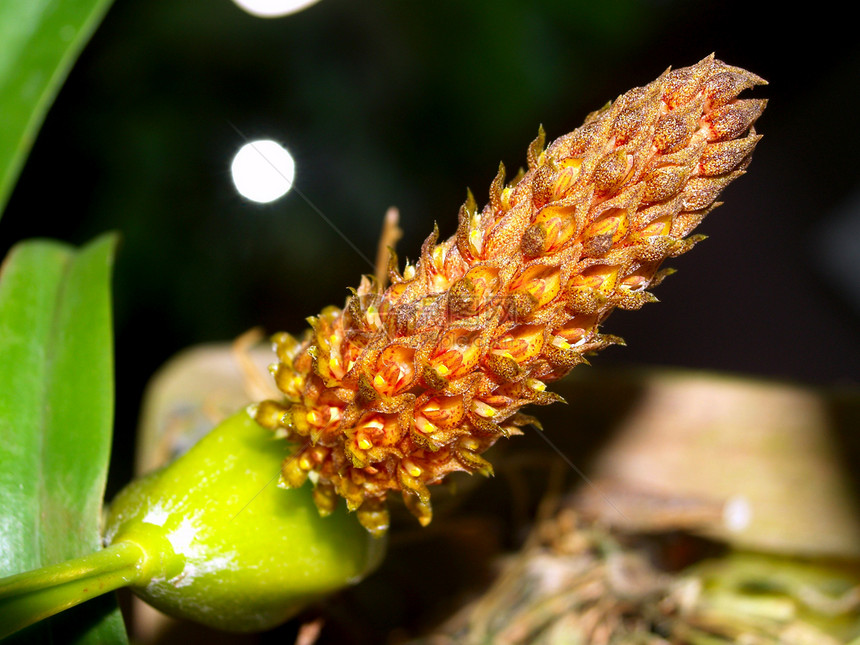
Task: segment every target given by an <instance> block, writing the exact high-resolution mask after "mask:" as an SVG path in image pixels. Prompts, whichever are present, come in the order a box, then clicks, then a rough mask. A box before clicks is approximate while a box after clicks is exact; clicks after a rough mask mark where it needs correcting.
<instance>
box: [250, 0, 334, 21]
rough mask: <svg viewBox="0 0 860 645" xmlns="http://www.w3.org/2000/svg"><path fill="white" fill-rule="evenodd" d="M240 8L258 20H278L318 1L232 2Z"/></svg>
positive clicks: (262, 0)
mask: <svg viewBox="0 0 860 645" xmlns="http://www.w3.org/2000/svg"><path fill="white" fill-rule="evenodd" d="M233 2H235V3H236V4H237V5H238V6H239V7H240V8H242V9H244V10H245V11H247V12H248V13H249V14H251V15H252V16H257V17H258V18H278V17H280V16H287V15H289V14H291V13H296V12H297V11H301V10H302V9H307V8H308V7H310V6H311V5H312V4H316V3H317V2H319V0H233Z"/></svg>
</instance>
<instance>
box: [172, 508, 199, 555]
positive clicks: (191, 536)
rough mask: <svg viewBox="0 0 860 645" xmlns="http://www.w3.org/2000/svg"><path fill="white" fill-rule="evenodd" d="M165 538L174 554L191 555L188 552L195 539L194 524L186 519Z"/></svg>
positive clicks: (195, 530)
mask: <svg viewBox="0 0 860 645" xmlns="http://www.w3.org/2000/svg"><path fill="white" fill-rule="evenodd" d="M166 537H167V541H168V542H170V546H172V547H173V550H174V551H175V552H176V553H178V554H180V555H185V556H190V555H191V554H190V553H189V552H188V551H189V547H190V546H191V543H192V542H193V541H194V540H195V539H197V529H196V528H195V527H194V523H193V522H192V521H191V520H190V519H189V518H187V517H186V518H185V519H183V520H182V521H181V522H180V523H179V526H177V527H176V528H175V529H174V530H172V531H171V532H170V533H168V534H167V535H166Z"/></svg>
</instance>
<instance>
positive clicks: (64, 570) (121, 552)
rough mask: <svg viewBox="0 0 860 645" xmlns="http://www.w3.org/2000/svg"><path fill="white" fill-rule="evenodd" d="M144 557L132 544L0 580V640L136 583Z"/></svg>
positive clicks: (115, 546)
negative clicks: (71, 608)
mask: <svg viewBox="0 0 860 645" xmlns="http://www.w3.org/2000/svg"><path fill="white" fill-rule="evenodd" d="M145 560H146V554H145V552H144V550H143V548H141V547H140V546H139V545H138V544H136V543H134V542H119V543H117V544H113V545H111V546H109V547H108V548H106V549H103V550H101V551H97V552H95V553H91V554H89V555H85V556H83V557H81V558H76V559H74V560H68V561H66V562H61V563H60V564H55V565H51V566H47V567H42V568H41V569H36V570H34V571H27V572H25V573H19V574H17V575H14V576H9V577H8V578H2V579H0V640H2V639H3V638H5V637H6V636H9V635H10V634H13V633H15V632H16V631H18V630H19V629H23V628H24V627H27V626H28V625H32V624H33V623H35V622H38V621H40V620H43V619H44V618H48V617H49V616H53V615H54V614H57V613H59V612H61V611H63V610H65V609H68V608H70V607H74V606H75V605H79V604H80V603H82V602H84V601H86V600H89V599H90V598H95V597H96V596H100V595H102V594H104V593H108V592H109V591H114V590H115V589H119V588H120V587H125V586H128V585H131V584H134V583H135V582H137V581H138V580H139V578H140V577H141V572H142V570H143V565H144V563H145Z"/></svg>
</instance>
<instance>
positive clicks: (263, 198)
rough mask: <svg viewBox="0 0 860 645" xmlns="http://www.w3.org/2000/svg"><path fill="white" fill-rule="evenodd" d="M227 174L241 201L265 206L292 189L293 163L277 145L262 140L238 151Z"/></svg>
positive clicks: (294, 172) (294, 166) (294, 170)
mask: <svg viewBox="0 0 860 645" xmlns="http://www.w3.org/2000/svg"><path fill="white" fill-rule="evenodd" d="M230 171H231V172H232V174H233V183H234V184H236V190H238V191H239V193H240V194H241V195H242V196H243V197H245V198H247V199H250V200H251V201H253V202H259V203H261V204H266V203H268V202H273V201H275V200H276V199H278V198H279V197H283V196H284V195H286V194H287V192H289V190H290V188H292V187H293V180H294V179H295V177H296V163H295V161H293V158H292V156H290V153H289V152H287V151H286V150H285V149H284V148H283V146H281V145H280V144H279V143H276V142H274V141H271V140H269V139H262V140H260V141H251V142H250V143H246V144H245V145H244V146H242V147H241V148H239V152H237V153H236V156H235V157H233V164H232V165H231V166H230Z"/></svg>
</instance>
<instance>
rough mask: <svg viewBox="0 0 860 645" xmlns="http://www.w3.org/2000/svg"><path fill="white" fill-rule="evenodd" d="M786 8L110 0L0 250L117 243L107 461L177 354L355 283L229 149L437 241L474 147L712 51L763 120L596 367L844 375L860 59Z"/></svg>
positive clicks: (300, 321) (614, 0)
mask: <svg viewBox="0 0 860 645" xmlns="http://www.w3.org/2000/svg"><path fill="white" fill-rule="evenodd" d="M800 6H803V7H806V11H805V12H799V11H794V12H791V13H790V12H789V11H788V10H787V8H786V7H787V5H786V4H784V3H780V4H771V3H755V2H737V1H736V2H682V1H681V0H650V1H642V0H609V1H605V2H593V1H590V0H589V1H585V0H583V1H570V0H566V1H561V0H541V1H537V2H523V1H522V0H516V1H515V0H492V1H489V0H480V1H476V0H469V1H463V0H458V1H454V0H437V1H435V2H412V1H404V0H380V1H374V2H371V1H367V2H364V1H363V2H355V1H349V0H322V2H321V3H320V4H318V5H316V6H314V7H312V8H310V9H308V10H306V11H304V12H302V13H299V14H296V15H294V16H290V17H286V18H283V19H278V20H261V19H257V18H253V17H251V16H249V15H246V14H245V13H243V12H242V11H240V10H239V9H238V8H236V7H235V6H234V5H233V4H232V3H231V2H230V1H229V0H218V1H216V0H212V1H210V2H202V1H201V0H172V1H171V2H158V3H155V2H145V1H143V0H118V1H117V2H116V3H115V5H114V7H113V8H112V9H111V11H110V12H109V14H108V15H107V18H106V20H105V22H104V24H103V25H102V26H101V28H100V29H99V30H98V31H97V33H96V34H95V37H94V38H93V40H92V42H91V43H90V45H89V46H88V47H87V49H86V50H85V51H84V53H83V55H82V56H81V59H80V61H79V63H78V64H77V65H76V67H75V68H74V69H73V71H72V73H71V75H70V77H69V80H68V82H67V83H66V85H65V86H64V88H63V90H62V91H61V93H60V95H59V97H58V99H57V102H56V104H55V106H54V107H53V109H52V110H51V112H50V113H49V114H48V117H47V120H46V123H45V126H44V128H43V130H42V132H41V134H40V136H39V138H38V140H37V142H36V144H35V147H34V149H33V152H32V155H31V157H30V159H29V161H28V163H27V166H26V167H25V169H24V172H23V175H22V177H21V180H20V182H19V185H18V187H17V189H16V191H15V193H14V194H13V196H12V199H11V202H10V204H9V207H8V210H7V212H6V214H5V216H4V218H3V220H2V222H0V251H2V252H3V253H5V251H6V250H7V249H8V247H10V246H11V245H12V244H14V243H15V242H16V241H17V240H19V239H22V238H25V237H33V236H47V237H54V238H59V239H63V240H68V241H70V242H73V243H76V244H80V243H84V242H86V241H87V240H89V239H90V238H92V237H93V236H95V235H97V234H99V233H101V232H104V231H107V230H117V231H119V232H120V233H121V234H122V245H121V248H120V252H119V256H118V260H117V264H116V272H115V312H116V361H117V389H118V408H117V427H118V443H117V445H118V450H119V454H120V456H122V455H123V451H128V450H129V449H130V448H128V446H130V443H128V442H127V441H126V440H127V439H128V438H130V437H131V436H132V435H133V428H134V426H135V423H136V417H137V413H138V406H139V401H140V395H141V392H142V390H143V387H144V385H145V383H146V381H147V379H148V378H149V377H150V375H151V374H152V373H153V371H154V370H155V369H156V368H157V367H158V366H159V365H160V364H162V363H163V362H164V361H165V360H166V359H167V358H168V357H170V356H171V355H172V354H174V353H175V352H176V351H178V350H180V349H182V348H183V347H186V346H188V345H191V344H195V343H200V342H204V341H216V340H225V341H226V340H230V339H233V338H234V337H236V336H237V335H238V334H240V333H241V332H243V331H245V330H246V329H248V328H250V327H252V326H254V325H263V326H264V327H265V328H266V329H267V330H268V331H276V330H280V329H286V330H290V331H293V332H298V331H300V330H301V329H303V328H304V326H305V323H304V318H305V317H306V316H308V315H311V314H314V313H316V312H317V311H319V310H320V309H321V308H322V307H323V306H325V305H327V304H342V302H343V299H344V298H345V296H346V294H347V291H346V287H347V286H349V285H356V284H357V283H358V280H359V276H360V274H361V273H368V272H371V268H370V267H369V266H368V265H366V264H365V262H364V260H362V258H361V257H359V256H358V255H357V254H356V253H355V252H354V251H353V250H352V249H351V248H350V247H349V246H348V245H347V244H346V243H345V242H344V241H343V240H342V239H341V238H340V237H339V236H338V234H337V233H336V232H335V231H333V230H332V229H331V228H330V227H329V226H328V225H327V224H326V223H325V222H324V221H323V220H322V218H320V217H319V216H318V215H317V214H316V213H315V211H314V208H313V207H311V205H310V204H308V203H306V201H304V200H303V199H302V198H301V197H300V196H299V195H297V194H296V192H295V191H294V192H292V193H290V194H289V195H288V196H287V197H286V198H285V199H283V200H281V201H278V202H275V203H274V204H272V205H267V206H260V205H255V204H252V203H250V202H247V201H245V200H243V199H242V198H240V197H239V196H238V195H237V194H236V192H235V190H234V188H233V185H232V183H231V179H230V175H229V164H230V161H231V158H232V155H233V154H234V152H235V151H236V150H237V148H238V147H239V146H240V145H241V144H242V143H243V140H244V138H246V137H247V138H255V137H267V138H275V139H277V140H280V141H282V142H283V143H284V144H285V145H286V146H287V147H288V148H289V150H290V151H291V152H292V153H293V155H294V156H295V158H296V162H297V178H296V186H297V187H298V188H299V190H300V191H301V192H302V193H303V194H304V195H305V196H306V197H307V199H308V200H309V201H310V202H312V204H313V205H314V206H315V207H316V208H318V209H319V210H320V211H322V212H323V213H325V214H326V216H327V217H328V218H329V219H331V220H332V222H334V224H335V225H336V226H337V228H338V229H339V230H340V231H342V232H343V234H344V235H345V236H346V237H348V238H349V239H350V240H351V241H352V242H353V243H354V244H355V245H356V246H357V247H358V248H359V249H361V250H362V251H363V253H364V254H366V255H367V256H369V257H373V255H374V252H375V246H376V240H377V236H378V232H379V228H380V222H381V218H382V215H383V213H384V212H385V210H386V208H387V207H388V206H390V205H396V206H398V207H399V208H400V209H401V213H402V226H403V228H404V229H405V237H404V239H403V240H402V241H401V242H400V244H399V245H398V249H399V251H400V255H401V258H402V257H404V256H408V257H410V258H412V259H414V258H415V257H416V256H417V252H418V248H419V245H420V242H421V240H422V239H423V238H424V237H425V236H426V235H427V234H428V233H429V232H430V231H431V229H432V225H433V221H434V220H436V221H438V222H439V226H440V228H441V230H442V234H443V236H447V235H450V234H451V233H453V231H454V229H455V224H456V213H457V209H458V207H459V205H460V203H461V202H462V200H463V198H464V196H465V191H466V188H467V187H471V188H472V190H473V191H474V192H475V194H476V197H477V198H478V201H479V202H483V201H485V200H486V196H487V187H488V185H489V182H490V180H491V179H492V177H493V175H494V174H495V171H496V168H497V166H498V162H499V160H503V161H504V162H505V164H506V165H507V167H508V168H509V169H510V171H512V172H513V171H515V169H516V168H517V167H518V165H521V164H524V163H525V151H526V146H527V145H528V143H529V142H530V141H531V140H532V139H533V138H534V136H535V133H536V131H537V127H538V125H539V124H541V123H542V124H543V125H544V127H545V128H546V130H547V133H548V135H549V137H550V138H555V137H557V136H560V135H561V134H563V133H565V132H567V131H569V130H571V129H573V128H575V127H576V126H578V125H579V124H580V123H581V121H582V119H583V118H584V116H585V115H586V114H587V113H588V112H590V111H591V110H593V109H596V108H597V107H599V106H601V105H603V104H604V103H605V102H606V101H607V100H610V99H613V98H615V97H616V96H617V95H619V94H620V93H622V92H624V91H626V90H627V89H629V88H630V87H633V86H636V85H643V84H645V83H647V82H649V81H651V80H653V79H654V78H655V77H656V76H658V75H659V74H660V73H661V72H662V71H664V70H665V69H666V68H667V67H668V66H670V65H672V66H676V67H677V66H686V65H690V64H692V63H695V62H696V61H698V60H699V59H701V58H703V57H704V56H706V55H708V54H709V53H711V52H716V54H717V56H718V57H720V58H722V59H723V60H725V61H726V62H728V63H730V64H733V65H739V66H742V67H746V68H748V69H750V70H751V71H754V72H756V73H757V74H759V75H761V76H763V77H764V78H766V79H768V80H769V81H770V86H768V87H766V88H759V89H758V90H756V92H755V95H756V96H766V97H768V98H769V99H770V105H769V107H768V109H767V111H766V112H765V114H764V116H763V117H762V119H761V120H760V121H759V124H758V126H757V129H758V131H759V132H761V133H763V134H764V135H765V137H764V139H763V140H762V142H761V143H760V144H759V148H758V150H757V152H756V155H755V159H754V161H753V164H752V165H751V167H750V172H749V174H748V176H746V177H744V178H743V179H741V180H740V181H738V182H737V183H736V184H735V185H732V186H731V187H730V188H729V189H728V190H727V191H726V193H725V194H724V199H725V201H726V205H725V206H723V207H722V208H720V209H719V210H718V211H716V212H715V213H714V214H712V215H711V216H710V217H709V219H708V220H707V221H706V222H705V224H704V225H703V227H702V228H701V231H702V232H704V233H706V234H708V235H709V236H710V239H709V240H708V241H707V242H706V243H704V244H702V245H700V246H699V247H697V248H696V250H695V251H694V252H692V253H690V254H689V255H688V256H684V257H682V258H680V259H678V260H676V261H674V262H673V266H675V267H677V268H679V269H680V272H679V274H677V275H676V276H673V277H672V278H670V279H669V280H668V281H667V282H666V283H665V284H664V285H663V286H661V287H660V288H659V290H658V294H657V295H658V296H659V297H660V299H661V300H662V301H663V302H662V304H659V305H652V306H648V307H646V308H645V309H643V310H642V311H640V312H636V313H626V312H622V313H618V314H616V315H615V316H613V317H612V319H611V320H610V321H609V322H608V324H607V325H606V326H605V330H606V331H607V332H609V333H614V334H619V335H621V336H623V337H625V339H626V340H627V342H628V347H627V348H626V349H620V348H612V349H609V350H607V351H606V352H604V355H602V356H601V357H599V358H598V359H596V360H599V361H600V362H601V364H604V365H612V364H617V363H633V364H663V365H677V366H687V367H694V368H703V369H708V370H730V371H733V372H741V373H747V374H753V375H763V376H768V377H778V378H787V379H791V380H799V381H801V382H811V383H818V384H850V383H856V382H857V379H858V375H860V371H859V370H858V362H857V353H858V352H857V349H858V324H857V322H858V312H860V304H858V300H857V299H856V295H855V296H854V297H855V299H854V300H852V296H851V293H852V290H854V293H855V294H856V290H857V276H856V274H857V270H856V266H855V265H856V259H858V258H860V251H858V243H860V242H858V240H860V233H856V231H857V229H858V228H860V225H858V223H857V222H858V217H860V216H858V212H860V207H859V206H858V203H860V198H858V189H860V182H858V173H857V150H858V148H860V145H859V144H860V128H858V127H857V122H856V113H857V108H858V101H857V99H858V90H857V86H858V81H860V48H858V44H857V42H858V39H857V37H856V35H855V34H854V33H853V31H854V24H853V22H852V21H850V20H848V18H847V16H845V15H841V14H837V13H836V12H835V10H834V9H832V8H831V7H830V6H829V5H827V4H824V3H820V4H818V5H812V4H805V5H800ZM852 204H853V207H852ZM852 208H853V210H852ZM852 226H853V230H854V231H855V233H854V234H852V233H851V230H852V229H851V227H852ZM852 245H853V246H852ZM839 258H841V260H840V259H839ZM840 261H841V262H842V265H839V262H840ZM834 262H835V264H834ZM840 266H841V268H839V267H840ZM828 267H829V268H828ZM583 369H584V368H583ZM115 474H116V471H115ZM119 475H120V477H122V476H124V474H123V473H122V471H120V473H119Z"/></svg>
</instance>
